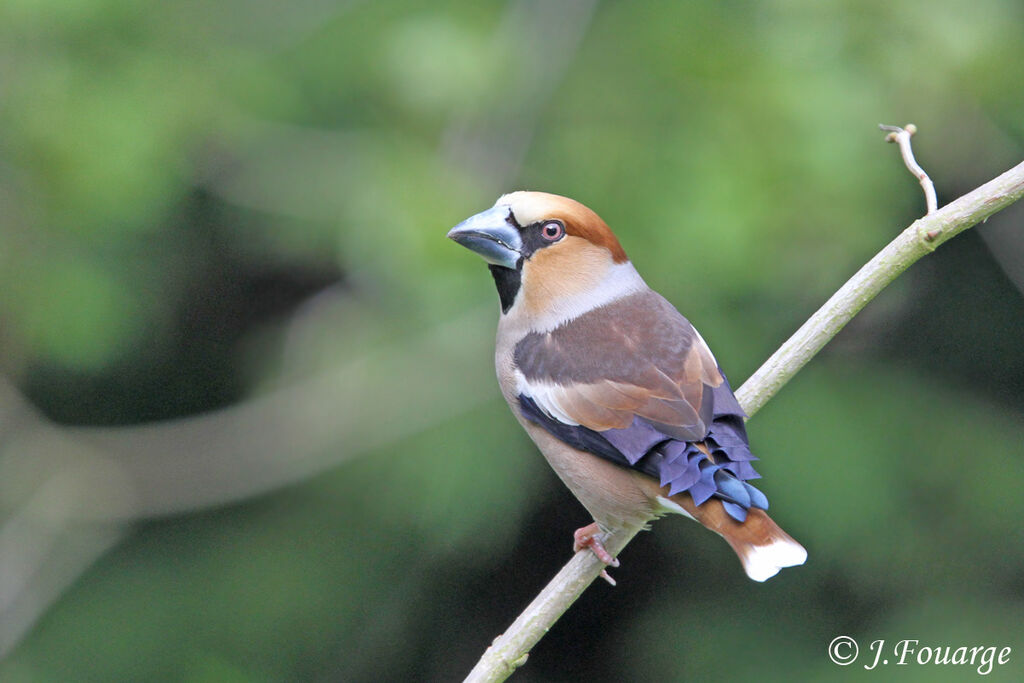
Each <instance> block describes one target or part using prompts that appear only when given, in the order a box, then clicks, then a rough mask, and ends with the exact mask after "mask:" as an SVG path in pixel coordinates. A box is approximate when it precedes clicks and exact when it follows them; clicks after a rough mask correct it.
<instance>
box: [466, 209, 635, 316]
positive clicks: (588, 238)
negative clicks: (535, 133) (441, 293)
mask: <svg viewBox="0 0 1024 683" xmlns="http://www.w3.org/2000/svg"><path fill="white" fill-rule="evenodd" d="M448 237H449V238H451V239H453V240H455V241H456V242H458V243H459V244H461V245H462V246H464V247H466V248H467V249H470V250H472V251H475V252H476V253H477V254H479V255H480V256H482V257H483V258H484V260H485V261H487V263H488V264H489V265H490V269H491V273H492V274H493V275H494V280H495V283H496V284H497V287H498V294H499V296H500V297H501V308H502V311H503V312H504V313H509V312H510V311H511V310H512V309H513V307H515V308H516V309H522V311H523V314H525V315H534V316H545V317H550V316H551V315H553V314H554V315H556V317H558V316H561V317H573V316H572V314H573V313H574V312H576V314H578V312H582V311H585V310H589V309H590V308H592V307H593V305H596V304H599V303H604V301H599V300H600V299H607V296H608V294H609V291H608V290H609V287H611V288H612V289H614V290H618V289H622V288H623V287H634V288H635V286H636V282H635V280H639V276H637V275H636V271H635V270H633V266H632V265H631V264H630V263H629V259H628V258H627V257H626V252H625V251H623V249H622V245H620V244H619V240H618V239H617V238H616V237H615V234H614V233H612V231H611V229H610V228H609V227H608V226H607V225H606V224H605V222H604V221H603V220H601V218H600V216H598V215H597V214H596V213H594V212H593V211H591V210H590V209H589V208H587V207H586V206H584V205H583V204H580V203H579V202H577V201H575V200H572V199H569V198H567V197H561V196H559V195H554V194H548V193H546V192H512V193H510V194H506V195H502V196H501V197H500V198H499V199H498V201H497V202H496V203H495V204H494V206H493V207H491V208H490V209H487V210H486V211H483V212H481V213H478V214H476V215H475V216H472V217H470V218H468V219H466V220H464V221H463V222H461V223H459V224H458V225H457V226H455V227H454V228H452V229H451V230H450V231H449V232H448ZM627 281H628V282H627Z"/></svg>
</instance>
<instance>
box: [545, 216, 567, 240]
mask: <svg viewBox="0 0 1024 683" xmlns="http://www.w3.org/2000/svg"><path fill="white" fill-rule="evenodd" d="M540 234H542V235H543V236H544V239H546V240H547V241H548V242H554V241H555V240H557V239H558V238H559V237H561V236H562V235H563V234H565V228H564V227H562V224H561V223H559V222H558V221H548V222H547V223H545V224H544V227H542V228H541V229H540Z"/></svg>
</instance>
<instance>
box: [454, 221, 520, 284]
mask: <svg viewBox="0 0 1024 683" xmlns="http://www.w3.org/2000/svg"><path fill="white" fill-rule="evenodd" d="M510 211H511V209H509V208H508V207H507V206H495V207H494V208H491V209H487V210H486V211H483V212H481V213H478V214H477V215H475V216H471V217H469V218H467V219H466V220H464V221H462V222H461V223H459V224H458V225H456V226H455V227H454V228H452V229H451V230H449V231H448V237H449V239H453V240H455V241H456V242H458V243H459V244H461V245H462V246H464V247H466V248H467V249H469V250H470V251H475V252H476V253H478V254H480V255H481V256H483V257H484V260H485V261H487V262H488V263H492V264H494V265H496V266H504V267H505V268H512V269H513V270H514V269H515V267H516V264H517V263H519V259H520V258H521V257H522V254H521V253H520V250H521V249H522V248H523V241H522V239H521V238H520V237H519V229H518V228H516V226H515V224H514V223H513V222H512V221H511V220H509V217H510V215H511V214H510Z"/></svg>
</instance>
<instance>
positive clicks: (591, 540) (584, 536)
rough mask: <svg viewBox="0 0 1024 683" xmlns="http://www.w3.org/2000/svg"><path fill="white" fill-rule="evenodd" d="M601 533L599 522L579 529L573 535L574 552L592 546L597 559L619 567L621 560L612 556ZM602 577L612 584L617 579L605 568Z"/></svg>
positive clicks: (591, 548)
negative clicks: (606, 548) (602, 541)
mask: <svg viewBox="0 0 1024 683" xmlns="http://www.w3.org/2000/svg"><path fill="white" fill-rule="evenodd" d="M600 534H601V528H600V527H599V526H597V522H594V523H593V524H588V525H587V526H585V527H582V528H580V529H577V530H576V532H575V533H573V535H572V536H573V540H574V542H573V544H572V551H573V552H574V553H578V552H579V551H581V550H583V549H584V548H590V550H591V552H593V553H594V554H595V555H597V559H599V560H601V561H602V562H604V563H605V564H606V565H608V566H609V567H618V566H619V561H618V560H617V559H615V558H614V557H612V555H611V553H609V552H608V551H607V550H605V548H604V544H603V543H601V538H600ZM601 578H602V579H604V580H605V581H607V582H608V583H610V584H611V585H613V586H614V585H615V579H613V578H612V577H611V576H609V574H608V570H603V571H602V572H601Z"/></svg>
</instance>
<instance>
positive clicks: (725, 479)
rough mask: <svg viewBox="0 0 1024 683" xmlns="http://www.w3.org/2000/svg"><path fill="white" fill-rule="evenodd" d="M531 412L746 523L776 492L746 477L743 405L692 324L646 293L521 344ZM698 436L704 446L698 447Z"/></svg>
mask: <svg viewBox="0 0 1024 683" xmlns="http://www.w3.org/2000/svg"><path fill="white" fill-rule="evenodd" d="M515 365H516V372H517V373H518V375H517V381H518V382H519V387H518V388H519V406H520V410H521V411H522V414H523V417H525V418H526V419H527V420H529V421H531V422H533V423H535V424H538V425H540V426H541V427H543V428H544V429H545V430H546V431H548V432H549V433H551V434H552V435H554V436H556V437H558V438H559V439H561V440H562V441H564V442H565V443H567V444H569V445H570V446H573V447H574V448H577V449H579V450H582V451H587V452H588V453H592V454H594V455H597V456H599V457H601V458H604V459H606V460H610V461H611V462H614V463H616V464H618V465H622V466H624V467H629V468H631V469H634V470H637V471H640V472H643V473H645V474H648V475H650V476H652V477H654V478H655V479H657V480H658V481H659V482H660V484H661V486H663V487H667V488H668V494H669V495H670V496H672V495H675V494H676V493H680V492H684V491H685V492H687V493H689V494H690V496H691V497H692V499H693V501H694V502H695V503H696V504H697V505H700V504H701V503H703V502H704V501H705V500H707V499H708V498H710V497H711V496H715V497H717V498H720V499H722V503H723V505H724V506H725V510H726V512H728V514H729V515H730V516H731V517H733V518H734V519H736V520H738V521H740V522H742V521H743V520H745V519H746V516H747V510H748V509H749V508H750V507H752V506H753V507H760V508H767V507H768V500H767V499H766V498H765V497H764V494H762V493H761V492H760V491H758V490H757V489H755V488H754V487H753V486H751V485H750V484H748V483H747V481H746V480H748V479H756V478H757V477H759V476H760V475H758V473H757V471H756V470H754V468H753V466H752V465H751V461H752V460H756V459H757V458H756V457H755V456H754V455H753V454H752V453H751V452H750V447H749V445H748V442H747V435H746V429H745V428H744V425H743V418H744V417H745V415H744V413H743V409H742V408H741V407H740V405H739V403H738V402H737V401H736V397H735V396H734V395H733V393H732V389H731V388H730V386H729V382H728V381H727V380H726V379H725V375H723V374H722V372H721V370H720V369H719V367H718V364H717V363H716V361H715V358H714V356H712V355H711V351H710V350H709V349H708V347H707V344H705V342H704V340H703V339H701V337H700V335H699V334H698V333H697V331H696V330H695V329H694V328H693V326H692V325H690V323H689V322H688V321H687V320H686V318H684V317H683V316H682V315H680V314H679V313H678V312H677V311H676V310H675V308H673V307H672V305H671V304H669V303H668V302H667V301H665V300H664V299H663V298H662V297H661V296H659V295H658V294H656V293H654V292H643V293H641V294H637V295H633V296H630V297H626V298H623V299H620V300H618V301H616V302H614V303H613V304H610V305H607V306H604V307H602V308H600V309H596V310H595V311H591V312H589V313H586V314H584V315H582V316H580V317H579V318H576V319H575V320H573V321H571V322H570V323H568V324H566V325H563V326H562V327H559V328H557V329H555V330H553V331H551V332H547V333H543V334H541V333H537V334H529V335H527V336H526V337H525V338H523V339H522V340H521V341H520V342H519V343H518V344H517V346H516V348H515ZM697 442H700V445H697Z"/></svg>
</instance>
